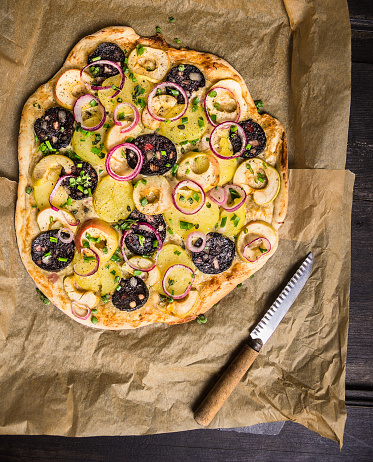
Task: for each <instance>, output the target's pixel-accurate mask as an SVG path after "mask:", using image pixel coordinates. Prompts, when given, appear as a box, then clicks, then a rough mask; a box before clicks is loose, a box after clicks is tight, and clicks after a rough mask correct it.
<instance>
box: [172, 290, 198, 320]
mask: <svg viewBox="0 0 373 462" xmlns="http://www.w3.org/2000/svg"><path fill="white" fill-rule="evenodd" d="M198 298H199V292H198V290H195V289H191V290H190V292H189V294H188V295H187V296H186V297H185V298H182V299H181V300H174V301H173V302H172V303H170V304H169V305H168V306H167V311H168V312H169V313H170V314H173V315H174V316H178V317H180V318H185V317H186V316H188V315H190V314H191V312H192V310H193V308H194V307H195V306H196V304H197V301H198Z"/></svg>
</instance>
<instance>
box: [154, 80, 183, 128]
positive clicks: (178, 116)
mask: <svg viewBox="0 0 373 462" xmlns="http://www.w3.org/2000/svg"><path fill="white" fill-rule="evenodd" d="M166 87H174V88H176V90H178V91H179V92H180V93H181V94H182V95H183V98H184V109H183V110H182V111H181V112H180V114H179V115H177V116H175V117H172V118H171V119H167V118H165V117H160V116H159V115H157V114H156V113H155V112H154V111H153V109H152V100H153V98H154V96H157V90H158V89H162V88H166ZM146 107H147V109H148V112H149V114H150V115H151V116H152V117H153V119H155V120H158V121H159V122H164V121H165V120H169V121H170V122H173V121H174V120H178V119H180V117H182V116H183V115H184V114H185V113H186V110H187V109H188V95H187V94H186V93H185V90H184V89H183V88H182V87H181V86H180V85H178V84H177V83H174V82H162V83H160V84H158V85H156V86H155V87H154V88H153V90H152V91H151V92H150V93H149V96H148V100H147V102H146Z"/></svg>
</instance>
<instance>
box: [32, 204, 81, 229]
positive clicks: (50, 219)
mask: <svg viewBox="0 0 373 462" xmlns="http://www.w3.org/2000/svg"><path fill="white" fill-rule="evenodd" d="M36 221H37V223H38V226H39V228H40V231H48V230H50V229H57V228H64V227H66V228H69V229H71V231H72V232H73V233H75V232H76V230H77V225H78V222H77V221H76V218H75V217H74V215H73V214H72V213H70V212H67V211H66V210H62V209H60V210H53V209H52V208H51V207H48V208H46V209H44V210H42V211H41V212H39V213H38V216H37V217H36Z"/></svg>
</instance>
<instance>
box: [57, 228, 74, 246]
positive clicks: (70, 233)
mask: <svg viewBox="0 0 373 462" xmlns="http://www.w3.org/2000/svg"><path fill="white" fill-rule="evenodd" d="M62 233H66V234H68V235H69V237H68V238H67V239H65V238H64V237H62ZM57 239H59V240H60V241H61V242H63V243H64V244H70V242H72V240H73V239H74V233H73V232H72V231H71V229H69V228H61V229H59V230H58V233H57Z"/></svg>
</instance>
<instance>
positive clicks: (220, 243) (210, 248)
mask: <svg viewBox="0 0 373 462" xmlns="http://www.w3.org/2000/svg"><path fill="white" fill-rule="evenodd" d="M199 241H200V242H199ZM201 244H202V239H198V240H197V241H196V243H195V245H196V246H197V247H198V245H201ZM234 255H235V250H234V242H233V241H231V240H230V239H229V238H228V237H226V236H223V235H222V234H219V233H208V234H207V241H206V246H205V248H204V250H203V251H202V252H195V253H193V255H192V260H193V263H194V264H195V265H196V267H197V268H198V269H199V270H200V271H202V273H205V274H219V273H222V272H223V271H226V270H227V269H228V268H230V266H231V265H232V262H233V259H234Z"/></svg>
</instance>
